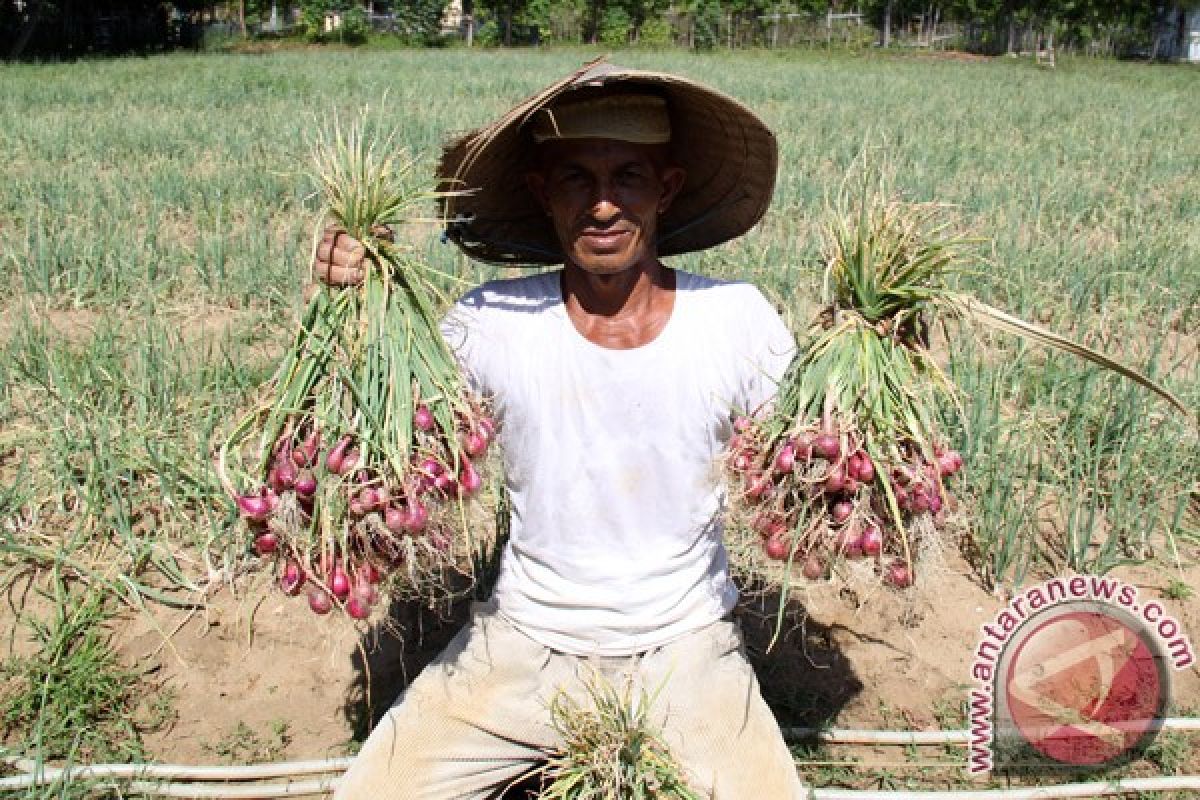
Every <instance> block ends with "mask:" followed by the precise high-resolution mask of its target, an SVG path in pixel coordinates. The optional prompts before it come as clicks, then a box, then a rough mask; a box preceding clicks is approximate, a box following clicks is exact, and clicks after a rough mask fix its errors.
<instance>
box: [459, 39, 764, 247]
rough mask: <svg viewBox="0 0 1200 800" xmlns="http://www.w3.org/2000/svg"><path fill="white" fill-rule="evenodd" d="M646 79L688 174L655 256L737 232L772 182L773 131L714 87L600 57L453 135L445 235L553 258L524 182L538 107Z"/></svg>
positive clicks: (662, 223)
mask: <svg viewBox="0 0 1200 800" xmlns="http://www.w3.org/2000/svg"><path fill="white" fill-rule="evenodd" d="M618 84H627V85H629V86H631V87H647V88H649V89H651V90H653V91H656V92H658V93H661V94H662V95H663V96H664V97H665V98H666V99H667V105H668V108H669V113H670V115H671V131H672V138H671V144H670V145H669V147H670V152H671V157H672V161H674V162H675V164H677V165H678V166H680V167H682V168H683V169H684V170H685V171H686V173H687V178H686V180H685V182H684V186H683V188H682V189H681V190H680V192H679V195H678V196H677V197H676V198H675V200H674V202H673V203H672V204H671V207H670V208H669V209H667V211H666V212H664V213H663V215H662V217H661V218H660V219H659V224H658V229H659V239H658V254H659V255H660V256H670V255H676V254H679V253H688V252H692V251H696V250H704V249H706V248H709V247H713V246H714V245H717V244H720V243H721V242H725V241H728V240H730V239H733V238H735V237H737V236H740V235H742V234H743V233H745V232H746V231H748V230H749V229H750V228H752V227H753V226H754V225H755V224H756V223H757V222H758V221H759V219H761V218H762V215H763V214H764V213H765V212H766V210H767V206H768V205H769V204H770V202H771V194H772V192H773V191H774V188H775V172H776V169H777V166H778V158H779V156H778V146H777V144H776V141H775V135H774V134H773V133H772V132H771V130H770V129H769V128H768V127H767V126H766V125H765V124H764V123H763V122H762V120H760V119H759V118H758V117H757V116H756V115H755V114H754V112H752V111H750V110H749V109H748V108H746V107H745V106H743V105H742V104H741V103H739V102H738V101H737V100H734V99H733V98H731V97H729V96H727V95H724V94H722V93H720V92H718V91H716V90H714V89H710V88H708V87H706V86H702V85H700V84H698V83H695V82H693V81H689V80H686V79H684V78H680V77H677V76H674V75H667V74H663V73H659V72H644V71H640V70H632V69H626V68H623V67H618V66H615V65H613V64H609V63H607V62H605V61H603V60H600V61H594V62H592V63H590V64H588V65H586V66H584V67H583V68H582V69H580V70H579V71H577V72H576V73H574V74H572V75H570V76H568V77H567V78H565V79H563V80H561V81H559V82H558V83H556V84H554V85H552V86H550V87H547V88H546V89H544V90H542V91H541V92H539V93H538V94H536V95H534V96H532V97H530V98H528V99H527V100H525V101H524V102H522V103H521V104H520V105H518V106H517V107H515V108H514V109H513V110H512V111H510V112H508V113H507V114H505V115H504V117H503V118H501V119H500V120H498V121H497V122H495V123H493V124H492V125H489V126H487V127H485V128H480V129H478V130H475V131H472V132H471V133H468V134H466V135H465V136H462V137H460V138H458V139H456V140H454V141H452V142H451V143H449V144H448V145H447V146H446V147H445V149H444V150H443V153H442V160H441V163H440V164H439V165H438V173H437V174H438V178H439V189H440V190H441V191H443V192H449V193H450V194H448V195H446V196H444V197H443V198H442V200H441V201H440V202H441V210H442V214H443V218H444V220H445V222H446V234H447V236H448V237H449V238H450V239H451V240H452V241H454V242H455V243H456V244H457V245H458V246H459V247H460V248H462V250H463V251H464V252H465V253H466V254H467V255H469V256H471V257H472V258H476V259H479V260H481V261H487V262H492V263H501V264H559V263H562V261H563V253H562V248H561V247H560V246H559V243H558V240H557V238H556V236H555V234H554V230H553V228H552V227H551V225H550V223H549V220H548V219H547V217H546V215H545V213H544V212H543V211H542V209H541V207H540V206H539V205H538V203H537V200H536V199H535V198H534V197H533V195H532V194H531V193H530V192H529V190H528V189H527V188H526V184H525V175H526V173H528V172H529V170H530V169H531V167H532V166H533V158H534V145H533V142H532V139H531V137H530V136H529V134H528V132H527V131H526V130H525V129H524V126H525V124H526V123H527V122H528V121H529V120H530V118H531V117H532V116H533V115H534V113H536V112H537V111H538V110H539V109H542V108H545V107H546V106H548V105H550V104H551V103H553V102H554V101H555V100H557V99H560V98H561V97H563V96H564V95H567V94H570V93H571V92H575V91H579V90H582V89H585V88H590V87H611V86H614V85H618Z"/></svg>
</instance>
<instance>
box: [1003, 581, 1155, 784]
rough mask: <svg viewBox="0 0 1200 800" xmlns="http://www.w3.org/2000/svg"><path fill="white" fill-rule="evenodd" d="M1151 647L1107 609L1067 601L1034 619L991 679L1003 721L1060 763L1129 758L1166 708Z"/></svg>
mask: <svg viewBox="0 0 1200 800" xmlns="http://www.w3.org/2000/svg"><path fill="white" fill-rule="evenodd" d="M1126 618H1127V619H1126ZM1155 645H1156V642H1154V640H1150V641H1148V640H1147V637H1146V635H1145V634H1144V632H1143V631H1142V627H1141V625H1140V624H1138V622H1137V620H1136V619H1135V618H1133V617H1132V616H1130V615H1128V614H1125V613H1123V612H1118V610H1117V609H1116V608H1114V607H1109V606H1103V605H1100V604H1096V603H1078V604H1076V603H1072V604H1067V605H1065V606H1060V607H1058V608H1056V609H1054V610H1052V611H1050V612H1048V613H1046V614H1044V615H1039V616H1038V617H1037V618H1035V619H1032V620H1030V621H1029V623H1028V624H1026V625H1025V626H1023V627H1022V629H1020V630H1018V631H1017V632H1016V635H1015V636H1014V637H1013V639H1012V640H1011V641H1010V643H1009V646H1008V647H1007V648H1006V652H1005V659H1004V660H1005V662H1006V665H1005V667H1004V668H1003V669H1002V671H1001V672H1000V674H999V675H998V677H999V678H1000V680H1001V681H1002V687H999V688H1001V694H1002V696H1003V706H1006V707H1007V708H1006V711H1007V716H1008V720H1007V722H1008V723H1009V725H1011V729H1012V730H1013V731H1014V732H1015V733H1016V734H1017V735H1019V737H1020V738H1021V739H1023V740H1024V741H1025V742H1027V743H1028V744H1029V745H1030V746H1032V747H1033V748H1034V749H1035V750H1037V751H1038V752H1039V753H1041V754H1042V755H1043V756H1046V757H1048V758H1050V759H1052V760H1054V761H1057V762H1059V763H1061V764H1070V765H1079V766H1084V765H1099V764H1105V763H1108V762H1111V761H1114V760H1116V759H1119V758H1122V757H1123V756H1126V755H1128V754H1130V753H1131V752H1132V751H1134V750H1135V749H1139V748H1140V747H1142V746H1144V745H1145V744H1146V743H1148V742H1149V741H1150V739H1152V738H1153V736H1154V734H1155V733H1157V731H1158V729H1159V727H1160V726H1161V724H1162V715H1163V712H1164V710H1165V708H1166V701H1167V696H1168V686H1167V672H1166V669H1165V665H1164V663H1163V659H1162V655H1161V652H1160V651H1159V649H1158V648H1157V647H1156V646H1155Z"/></svg>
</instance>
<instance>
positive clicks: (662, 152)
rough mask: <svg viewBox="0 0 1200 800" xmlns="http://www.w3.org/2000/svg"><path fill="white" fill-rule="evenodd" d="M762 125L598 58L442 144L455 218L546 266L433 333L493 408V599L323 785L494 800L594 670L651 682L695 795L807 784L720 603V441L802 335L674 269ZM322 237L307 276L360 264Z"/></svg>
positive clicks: (463, 227)
mask: <svg viewBox="0 0 1200 800" xmlns="http://www.w3.org/2000/svg"><path fill="white" fill-rule="evenodd" d="M775 166H776V148H775V141H774V137H773V136H772V134H771V133H770V131H769V130H768V129H767V128H766V127H765V125H763V124H762V123H761V122H760V121H759V120H758V119H757V118H756V117H755V116H754V115H753V114H752V113H751V112H749V111H748V110H746V109H745V108H743V107H742V106H740V105H739V104H737V103H736V102H735V101H733V100H731V99H730V98H727V97H725V96H723V95H720V94H718V93H717V92H714V91H712V90H710V89H707V88H705V87H702V86H699V85H697V84H694V83H691V82H689V81H686V80H683V79H681V78H677V77H674V76H669V75H660V74H657V73H645V72H633V71H629V70H622V69H619V68H616V67H613V66H611V65H608V64H604V63H595V64H592V65H589V66H588V67H586V68H584V69H583V70H581V71H580V72H578V73H576V74H574V75H572V76H570V77H568V78H567V79H565V80H564V81H561V82H559V83H558V84H555V85H554V86H552V87H549V88H548V89H547V90H545V91H543V92H541V93H539V94H538V95H536V96H535V97H533V98H531V99H530V100H529V101H526V102H525V103H523V104H522V105H521V106H518V107H517V108H516V109H514V111H513V112H511V113H510V114H508V115H506V116H505V117H504V118H503V119H501V120H500V121H499V122H497V123H496V124H494V125H492V126H489V127H488V128H484V129H482V130H480V131H477V132H475V133H474V134H471V135H469V136H467V137H465V138H464V139H462V140H460V141H459V142H458V143H457V144H455V145H452V146H451V147H450V148H448V150H447V152H446V154H445V157H444V158H443V161H442V164H441V167H440V168H439V173H440V176H441V177H442V179H443V181H444V184H443V185H444V186H446V187H458V188H463V189H466V190H468V193H464V194H461V195H458V196H454V197H451V198H448V199H447V200H446V201H445V208H444V211H445V212H446V216H447V219H449V220H450V223H449V224H448V235H449V236H450V237H451V238H453V239H454V241H455V242H456V243H457V244H458V245H459V246H460V247H462V248H463V250H465V251H466V252H467V253H468V254H469V255H472V256H474V257H477V258H482V259H485V260H490V261H500V262H513V263H535V264H539V263H540V264H554V263H562V264H563V269H562V270H561V271H551V272H545V273H542V274H538V275H533V276H530V277H524V278H517V279H511V280H502V281H493V282H490V283H487V284H484V285H483V286H481V287H479V288H477V289H475V290H473V291H471V292H469V293H467V295H466V296H464V297H463V298H462V299H461V300H460V301H459V303H458V304H457V305H456V307H455V308H454V310H452V312H451V313H450V314H449V315H448V317H447V319H446V322H445V325H444V333H445V335H446V337H447V340H448V342H449V343H450V344H451V346H452V347H453V348H454V349H455V351H456V353H457V354H458V357H459V359H460V361H461V362H462V364H463V368H464V371H465V373H466V374H467V376H468V377H469V379H470V381H471V382H472V384H473V385H474V387H475V388H476V389H477V390H478V391H480V392H482V393H484V394H485V395H487V396H488V397H490V399H491V401H492V403H493V407H494V409H495V413H496V416H497V419H498V422H499V425H500V434H499V441H500V446H501V448H502V452H503V456H504V468H505V478H506V481H507V489H508V492H509V495H510V500H511V506H512V520H511V536H510V540H509V542H508V545H507V548H506V550H505V553H504V555H503V559H502V566H501V570H500V576H499V578H498V581H497V584H496V587H495V590H494V594H493V597H492V599H491V600H490V602H488V603H486V604H480V605H479V606H478V607H477V608H476V609H475V610H474V612H473V616H472V620H471V622H470V624H469V625H468V626H467V627H466V628H465V629H464V630H463V631H462V632H461V633H460V634H459V635H458V637H457V638H456V639H455V640H454V641H453V642H452V643H451V644H450V645H449V647H448V648H447V649H446V651H445V652H443V653H442V654H441V655H440V656H439V657H438V659H437V660H435V661H434V662H433V663H432V664H430V666H429V667H428V668H427V669H426V670H425V671H424V672H423V673H422V674H421V675H420V676H418V678H417V679H416V680H415V681H414V682H413V684H412V685H411V686H410V687H409V688H408V689H407V690H406V691H405V693H404V694H403V695H402V697H401V698H400V700H399V701H398V702H397V704H396V705H395V707H393V708H392V709H391V711H390V712H389V713H388V714H387V716H386V717H385V718H384V719H383V721H382V722H381V723H380V725H379V726H378V727H377V728H376V729H375V731H373V732H372V734H371V736H370V737H369V738H368V740H367V742H366V743H365V744H364V745H363V748H362V751H361V752H360V754H359V756H358V758H357V759H356V760H355V762H354V764H353V765H352V766H351V768H350V770H349V771H348V773H347V774H346V776H345V778H344V779H343V781H342V783H341V785H340V788H339V790H338V794H337V797H338V798H339V799H344V800H351V799H353V800H359V799H360V798H361V799H362V800H367V799H368V798H370V799H371V800H376V799H380V800H382V798H428V799H429V800H433V799H435V798H437V799H439V800H440V799H442V798H485V797H495V796H497V795H498V793H499V792H500V791H501V790H502V789H503V787H504V786H506V785H508V784H510V783H512V782H514V781H515V780H517V779H519V778H520V777H521V776H522V775H523V774H525V773H527V772H529V771H530V770H532V769H534V768H536V766H537V765H538V764H539V762H540V761H541V760H542V759H543V758H544V756H545V754H546V752H547V751H549V750H552V749H553V748H554V747H555V746H556V744H557V743H558V740H557V734H556V732H555V730H554V728H553V726H552V724H551V720H550V714H549V705H550V702H551V700H552V699H553V698H554V697H555V696H556V694H557V693H558V692H566V693H567V694H568V695H570V696H573V697H575V698H577V699H579V700H580V701H581V702H586V700H585V697H586V695H585V683H586V681H587V680H589V679H590V678H592V677H593V676H596V675H599V676H600V677H602V678H603V679H606V680H610V681H612V682H613V683H615V684H617V685H618V686H621V685H624V682H626V681H630V682H632V685H634V686H635V687H638V688H644V689H646V690H647V691H649V692H651V693H653V692H655V691H658V692H659V693H658V695H657V698H656V700H655V704H654V708H653V720H654V721H655V723H656V724H657V725H658V726H659V727H660V728H661V729H662V731H663V737H664V740H665V742H666V744H667V746H668V747H669V748H670V750H671V752H672V753H673V755H674V756H675V758H676V759H677V760H678V761H679V762H680V764H681V765H682V767H683V768H684V770H685V772H686V775H687V778H688V779H689V781H690V783H691V785H692V786H693V787H694V788H696V789H697V790H699V791H701V792H703V793H705V794H706V795H711V796H715V797H719V798H723V799H727V800H742V799H749V798H772V799H774V798H780V799H781V800H789V799H790V798H794V797H801V796H803V790H802V787H801V785H800V783H799V780H798V778H797V776H796V771H795V768H794V766H793V763H792V759H791V756H790V753H789V752H788V749H787V747H786V745H785V744H784V742H783V739H782V736H781V734H780V731H779V728H778V725H777V724H776V722H775V720H774V717H773V716H772V714H771V712H770V710H769V709H768V708H767V706H766V704H765V703H764V702H763V700H762V698H761V696H760V694H759V691H758V686H757V683H756V681H755V678H754V674H753V672H752V670H751V669H750V666H749V664H748V663H747V661H746V658H745V654H744V651H743V648H742V644H741V637H740V632H739V630H738V628H737V627H736V624H735V623H734V622H733V621H732V620H731V618H730V613H731V611H732V609H733V606H734V603H735V601H736V598H737V592H736V589H735V588H734V586H733V584H732V582H731V580H730V576H729V567H728V562H727V558H726V553H725V550H724V546H723V544H722V542H721V533H722V529H721V513H722V510H723V505H724V498H723V494H722V488H721V486H720V480H719V470H718V468H717V467H716V462H717V459H718V458H719V456H720V454H721V451H722V450H723V448H724V445H725V443H726V441H727V440H728V438H729V436H730V432H731V424H732V419H733V415H734V414H735V413H736V412H737V411H738V410H753V409H755V408H757V407H759V406H761V405H762V404H763V403H764V402H766V401H767V400H768V399H769V397H770V394H771V392H772V390H773V387H774V379H776V378H777V377H778V376H779V375H781V374H782V372H783V370H784V368H785V367H786V364H787V362H788V360H789V358H790V355H791V353H792V351H793V348H794V342H793V340H792V338H791V336H790V334H789V333H788V331H787V329H786V327H785V326H784V325H783V323H782V322H781V320H780V319H779V317H778V315H777V314H776V313H775V311H774V310H773V309H772V308H771V306H770V305H769V304H768V303H767V301H766V300H765V299H764V298H763V296H762V295H761V294H760V293H759V292H758V290H757V289H755V288H753V287H752V286H750V285H748V284H739V283H723V282H718V281H714V280H711V279H707V278H703V277H700V276H698V275H692V274H688V273H685V272H681V271H678V270H673V269H670V268H668V267H667V266H665V265H664V264H663V263H662V262H661V261H660V260H659V256H661V255H666V254H673V253H680V252H687V251H690V250H698V249H702V248H705V247H710V246H712V245H714V244H717V243H719V242H721V241H724V240H726V239H729V238H732V237H734V236H737V235H740V234H741V233H743V232H745V231H746V230H747V229H748V228H750V227H751V226H753V225H754V224H755V223H756V222H757V221H758V219H759V218H760V217H761V215H762V214H763V212H764V211H765V209H766V206H767V204H768V203H769V201H770V195H771V191H772V188H773V185H774V176H775ZM360 261H361V247H357V246H356V243H354V242H352V241H347V240H346V237H345V236H344V235H342V236H337V235H334V234H331V235H329V236H327V238H326V240H325V242H323V244H322V246H321V247H320V248H319V252H318V263H317V265H316V270H317V273H318V274H319V275H322V276H324V277H325V278H326V280H329V281H331V282H334V283H347V282H354V281H356V280H357V279H358V277H359V272H358V265H359V264H360Z"/></svg>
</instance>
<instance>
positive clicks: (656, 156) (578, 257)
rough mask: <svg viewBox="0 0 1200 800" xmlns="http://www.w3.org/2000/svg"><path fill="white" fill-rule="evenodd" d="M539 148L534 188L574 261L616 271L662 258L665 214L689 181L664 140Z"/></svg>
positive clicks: (578, 142) (583, 141)
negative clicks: (671, 159) (661, 142)
mask: <svg viewBox="0 0 1200 800" xmlns="http://www.w3.org/2000/svg"><path fill="white" fill-rule="evenodd" d="M539 155H540V165H539V169H538V170H537V171H536V172H533V173H531V174H530V175H529V188H530V189H531V190H532V191H533V193H534V195H535V196H536V197H537V198H538V201H539V202H540V203H541V205H542V208H543V209H545V211H546V214H547V215H548V216H549V217H550V221H551V223H552V224H553V225H554V231H555V233H556V234H557V236H558V241H559V243H560V244H561V245H562V248H563V252H564V253H565V254H566V257H567V261H568V262H570V263H571V264H574V265H575V266H577V267H579V268H581V269H583V270H585V271H586V272H590V273H593V274H597V275H611V274H615V273H618V272H623V271H625V270H627V269H630V268H632V267H634V266H637V265H638V264H639V263H644V262H645V261H646V260H647V259H649V260H651V261H652V260H654V259H655V258H656V257H657V246H656V238H657V235H658V218H659V215H660V214H662V213H663V212H664V211H666V210H667V208H669V207H670V205H671V201H672V200H674V199H675V195H676V194H678V192H679V189H680V188H681V187H682V186H683V180H684V172H683V170H682V169H680V168H678V167H673V166H669V165H668V163H667V155H666V152H665V146H664V145H642V144H633V143H630V142H619V141H614V140H612V139H568V140H560V141H552V142H546V143H544V144H543V145H542V146H541V148H540V153H539Z"/></svg>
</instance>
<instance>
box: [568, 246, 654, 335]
mask: <svg viewBox="0 0 1200 800" xmlns="http://www.w3.org/2000/svg"><path fill="white" fill-rule="evenodd" d="M562 289H563V300H564V302H565V303H566V307H567V314H568V316H570V318H571V322H572V323H573V324H574V325H575V328H576V329H577V330H578V331H579V332H580V334H582V335H583V336H584V337H585V338H587V339H588V340H589V341H591V342H593V343H594V344H598V345H600V346H602V347H608V348H612V349H617V350H625V349H630V348H634V347H640V346H642V345H644V344H647V343H649V342H650V341H652V340H653V339H654V338H655V337H656V336H658V334H659V333H661V332H662V329H663V328H664V327H666V323H667V320H669V319H670V316H671V310H672V309H673V307H674V303H675V273H674V271H672V270H671V269H668V268H667V267H665V266H663V265H662V264H661V263H660V262H659V261H658V260H657V259H651V260H648V261H647V262H646V263H645V264H643V265H638V266H635V267H633V268H630V269H628V270H625V271H623V272H619V273H615V274H612V275H595V274H593V273H590V272H586V271H584V270H582V269H579V268H578V267H574V266H572V265H571V264H570V263H568V264H567V265H566V267H565V269H564V270H563V274H562Z"/></svg>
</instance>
